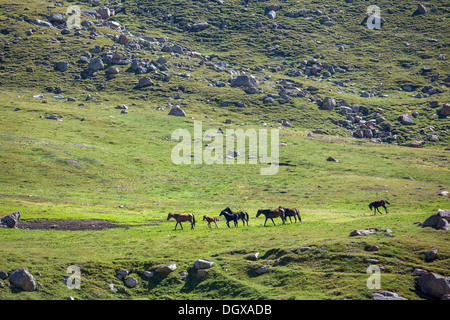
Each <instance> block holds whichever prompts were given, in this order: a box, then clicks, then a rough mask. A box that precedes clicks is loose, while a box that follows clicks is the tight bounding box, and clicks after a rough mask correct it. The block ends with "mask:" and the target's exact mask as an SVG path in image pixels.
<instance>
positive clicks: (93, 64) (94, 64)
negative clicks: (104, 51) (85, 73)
mask: <svg viewBox="0 0 450 320" xmlns="http://www.w3.org/2000/svg"><path fill="white" fill-rule="evenodd" d="M104 67H105V65H104V63H103V60H102V59H101V58H100V57H97V58H94V59H92V60H91V61H90V62H89V64H88V68H89V70H93V71H97V70H102V69H103V68H104Z"/></svg>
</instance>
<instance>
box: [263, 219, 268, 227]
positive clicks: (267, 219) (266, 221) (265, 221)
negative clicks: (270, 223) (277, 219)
mask: <svg viewBox="0 0 450 320" xmlns="http://www.w3.org/2000/svg"><path fill="white" fill-rule="evenodd" d="M268 219H269V218H267V217H266V221H264V227H265V226H266V222H267V220H268Z"/></svg>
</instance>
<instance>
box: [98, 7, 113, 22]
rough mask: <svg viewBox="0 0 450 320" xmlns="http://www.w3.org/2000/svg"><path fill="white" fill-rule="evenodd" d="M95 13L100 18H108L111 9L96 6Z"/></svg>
mask: <svg viewBox="0 0 450 320" xmlns="http://www.w3.org/2000/svg"><path fill="white" fill-rule="evenodd" d="M97 13H98V14H99V15H100V17H101V18H102V19H108V18H109V17H111V10H110V9H109V8H107V7H101V8H98V9H97Z"/></svg>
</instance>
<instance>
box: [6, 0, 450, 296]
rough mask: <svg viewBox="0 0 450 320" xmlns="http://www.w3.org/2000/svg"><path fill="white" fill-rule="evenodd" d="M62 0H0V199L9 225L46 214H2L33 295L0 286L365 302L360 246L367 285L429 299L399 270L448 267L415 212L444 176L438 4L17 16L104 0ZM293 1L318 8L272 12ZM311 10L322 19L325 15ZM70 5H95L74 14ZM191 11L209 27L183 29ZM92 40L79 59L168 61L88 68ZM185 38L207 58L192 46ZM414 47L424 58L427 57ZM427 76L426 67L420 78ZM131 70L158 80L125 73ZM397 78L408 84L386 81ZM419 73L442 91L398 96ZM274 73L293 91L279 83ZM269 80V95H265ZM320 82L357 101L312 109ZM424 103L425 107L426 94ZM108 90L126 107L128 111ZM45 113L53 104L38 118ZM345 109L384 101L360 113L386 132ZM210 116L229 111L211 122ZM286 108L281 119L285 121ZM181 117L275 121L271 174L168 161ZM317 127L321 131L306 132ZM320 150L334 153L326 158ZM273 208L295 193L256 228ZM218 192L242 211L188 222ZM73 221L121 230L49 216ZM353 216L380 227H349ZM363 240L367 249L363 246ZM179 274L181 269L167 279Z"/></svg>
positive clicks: (436, 237) (435, 234) (151, 4)
mask: <svg viewBox="0 0 450 320" xmlns="http://www.w3.org/2000/svg"><path fill="white" fill-rule="evenodd" d="M59 3H60V4H61V6H59V5H56V6H55V4H54V3H51V2H45V1H32V2H25V1H15V2H14V3H11V2H6V1H0V4H1V7H0V21H1V25H2V27H1V29H2V30H1V34H0V47H1V50H0V51H1V52H2V55H1V56H0V57H1V62H0V64H1V68H0V82H1V86H0V92H1V93H0V115H1V116H0V128H1V130H0V146H1V149H0V150H1V152H0V163H1V168H2V174H1V175H0V185H1V197H0V212H1V214H0V215H4V214H8V213H11V212H13V211H17V210H20V211H22V219H21V221H22V222H23V223H27V222H28V223H31V222H33V221H46V220H49V221H51V223H52V224H54V226H53V227H52V228H50V229H47V230H39V229H31V230H25V229H20V228H19V229H4V228H0V239H1V240H0V242H1V244H2V245H1V246H0V270H4V271H6V272H8V273H11V272H12V271H14V270H15V269H17V268H20V267H26V268H28V269H29V270H30V272H31V273H32V274H33V275H34V276H35V278H36V282H37V284H38V285H37V290H36V291H35V292H25V291H18V290H17V289H11V288H9V287H8V286H5V287H3V288H0V298H1V299H67V298H68V297H69V296H72V297H74V298H75V299H164V298H170V299H202V298H203V299H283V300H286V299H371V298H372V293H373V292H374V290H371V289H368V288H367V285H366V281H367V278H368V276H369V275H368V274H367V272H366V270H367V267H368V266H369V264H371V263H369V262H368V261H367V260H366V259H368V258H376V259H378V260H379V263H377V265H379V266H382V267H384V269H383V270H382V276H381V287H382V289H381V290H378V291H383V290H388V291H394V292H397V293H399V294H401V295H402V296H404V297H406V298H408V299H422V298H429V297H426V296H423V294H421V293H420V291H419V290H418V289H417V287H416V281H417V277H415V276H413V275H412V274H411V272H412V271H413V270H414V268H424V269H427V270H430V271H434V272H437V273H439V274H442V275H445V276H449V268H448V266H449V262H450V246H449V244H448V243H449V241H448V240H449V235H448V233H447V232H448V231H443V230H434V229H430V228H421V227H418V226H417V225H415V224H414V222H417V221H424V220H425V219H426V218H427V217H428V216H430V215H432V214H434V213H436V211H437V210H438V209H439V208H441V209H445V208H448V197H446V196H441V195H439V193H440V192H441V191H443V190H445V189H446V188H448V185H449V183H450V175H449V169H448V167H449V166H448V165H449V160H448V153H449V151H448V150H446V147H448V142H447V130H448V126H449V125H450V122H449V120H448V118H447V117H445V116H439V115H438V113H439V111H440V109H441V108H442V105H443V104H445V103H447V102H448V101H449V99H448V97H449V95H448V89H447V86H446V83H447V82H448V81H445V79H446V78H447V77H448V76H449V74H448V73H449V69H448V63H447V60H446V59H447V58H448V55H449V54H450V53H449V52H448V43H446V41H445V39H446V35H447V34H448V31H449V30H448V23H447V21H446V20H445V19H444V18H446V17H448V9H449V8H448V5H447V4H446V2H445V1H433V2H427V3H426V6H427V9H428V12H427V13H426V14H425V15H418V16H413V12H414V11H415V9H416V7H417V4H401V5H400V4H398V3H395V2H394V1H377V5H378V6H379V7H380V8H381V10H382V11H381V14H382V17H383V18H384V19H385V20H386V22H385V23H384V25H383V28H382V29H381V30H368V29H367V28H366V27H365V26H364V25H361V22H362V20H363V19H364V17H365V12H366V7H367V3H365V2H363V3H361V2H356V3H347V2H346V1H338V2H336V1H329V2H327V1H325V2H320V3H318V2H314V1H305V2H302V3H299V2H296V1H280V4H281V5H282V8H281V9H280V10H278V11H276V18H275V19H273V20H271V19H269V18H268V17H267V15H266V11H267V10H266V7H267V6H269V5H271V4H273V3H269V2H267V1H258V2H248V5H247V6H245V5H242V4H241V2H240V1H231V0H230V1H225V2H224V3H223V4H220V3H219V2H215V1H214V2H212V1H183V2H180V1H173V0H170V1H158V2H155V1H148V2H147V1H126V2H124V3H122V2H118V3H112V2H111V3H110V2H104V1H103V2H102V1H100V3H101V6H103V5H106V6H108V7H111V8H115V9H116V11H118V12H119V13H117V14H116V15H113V16H111V17H110V18H108V19H105V20H103V22H102V23H104V24H105V25H103V26H95V30H94V29H92V28H93V26H89V27H85V26H83V27H82V28H81V30H80V31H81V33H79V34H77V35H76V34H75V31H74V30H71V31H70V33H69V34H66V35H61V31H62V27H61V28H49V27H42V26H36V25H35V24H33V21H34V20H35V19H40V20H45V21H47V20H48V15H50V14H51V13H53V12H62V13H65V12H66V8H67V6H68V5H74V4H76V5H79V6H80V8H81V9H83V10H84V9H98V8H99V7H100V6H99V5H94V4H92V5H91V4H90V3H89V2H82V3H75V2H67V1H64V2H59ZM47 6H50V7H47ZM332 6H335V8H334V9H333V8H332ZM434 6H435V7H436V8H437V10H436V12H433V11H434V10H433V11H432V10H431V9H432V8H433V7H434ZM25 8H27V9H25ZM118 8H121V10H117V9H118ZM301 9H306V10H313V11H314V13H311V12H309V13H308V14H307V17H306V18H305V17H301V16H300V17H296V18H293V17H289V16H286V15H285V14H286V13H289V12H297V11H299V10H301ZM388 9H392V10H393V13H389V12H391V11H389V12H388ZM317 10H320V11H322V14H321V15H319V14H318V13H317V12H316V11H317ZM169 14H171V16H170V15H169ZM168 15H169V16H168ZM323 16H328V17H329V18H330V19H331V20H332V21H335V23H334V24H332V25H330V26H326V25H324V24H323V23H321V22H320V19H321V18H322V17H323ZM67 17H68V16H66V18H67ZM84 20H91V21H96V20H97V19H95V18H92V17H89V16H87V15H86V13H83V14H82V19H81V21H84ZM224 20H226V27H224ZM105 21H116V22H118V23H120V25H121V26H122V27H123V26H126V30H127V31H123V34H125V35H126V36H127V38H129V39H130V40H132V41H134V40H136V41H138V40H137V39H138V38H139V37H144V36H148V37H155V38H160V37H168V38H169V41H168V43H167V45H170V46H172V45H174V44H178V45H181V46H182V47H183V48H184V53H182V54H177V53H167V52H162V51H161V50H162V48H163V47H164V44H163V42H162V41H150V42H151V43H152V46H153V47H154V49H150V50H143V49H142V48H141V49H136V48H134V49H133V47H131V46H130V45H122V44H120V43H118V37H119V35H120V34H121V32H118V31H115V30H113V29H112V28H110V27H109V26H107V25H106V24H107V22H105ZM198 22H207V23H208V27H207V28H206V29H204V30H201V31H193V30H192V29H191V30H189V25H190V26H192V25H194V24H195V23H198ZM258 23H259V24H258ZM33 28H36V30H34V31H32V32H31V34H30V33H29V30H30V29H33ZM128 32H130V33H131V34H133V33H134V34H135V36H133V35H131V34H130V33H128ZM137 32H139V33H140V35H137V34H136V33H137ZM60 37H63V38H60ZM429 38H431V39H435V40H436V41H431V40H430V39H429ZM132 41H131V42H130V43H132ZM406 42H407V43H408V45H406ZM141 44H142V42H141ZM275 45H278V47H276V48H274V46H275ZM96 46H100V47H103V50H101V49H100V50H101V51H100V52H98V53H96V51H95V50H93V51H94V53H91V55H92V56H91V58H89V59H88V61H91V59H94V58H96V57H102V56H103V57H104V54H106V53H107V52H108V51H114V52H120V53H123V54H124V55H126V56H127V57H129V58H130V59H131V58H132V57H135V58H141V59H148V60H149V61H150V60H154V61H156V60H158V59H159V58H166V59H167V61H166V62H165V63H162V64H164V65H165V70H161V69H158V70H153V71H149V72H146V73H145V72H144V73H138V74H136V73H135V72H132V70H130V69H131V68H132V64H131V63H128V64H124V65H117V64H114V65H113V64H111V65H108V64H106V63H105V67H104V68H103V69H101V70H99V71H98V72H97V74H94V73H93V72H89V71H88V70H89V67H88V63H86V62H82V61H80V57H81V56H83V55H85V54H86V53H87V52H89V51H90V50H91V49H94V48H95V47H96ZM340 48H342V49H340ZM189 51H196V52H199V53H200V54H201V55H202V56H203V57H205V56H209V58H204V59H199V58H196V57H192V55H190V54H189V53H188V52H189ZM426 53H427V54H430V55H431V56H432V57H431V58H430V59H423V58H422V57H423V55H424V54H426ZM440 54H444V55H446V56H447V57H443V56H440ZM314 57H316V59H318V61H319V62H327V64H334V65H335V66H336V68H338V67H339V68H340V70H341V71H339V72H336V73H334V75H332V76H329V77H327V76H325V75H324V74H323V73H324V72H325V71H324V70H322V71H321V72H320V74H318V75H309V76H307V75H306V74H305V72H306V71H305V69H306V67H308V64H304V63H303V60H310V59H313V58H314ZM160 61H161V60H160ZM219 61H223V62H225V63H226V64H227V66H226V67H224V65H223V64H221V63H218V62H219ZM57 62H68V63H69V67H68V69H67V70H66V71H58V70H55V64H56V63H57ZM314 65H317V64H316V63H315V64H314ZM314 65H312V66H314ZM110 66H113V67H117V68H118V69H119V73H118V74H116V75H115V77H109V76H108V75H107V71H106V70H108V68H109V67H110ZM27 67H28V68H33V69H32V70H31V69H28V70H27ZM218 67H220V68H222V69H218ZM423 68H432V71H423ZM213 69H214V70H213ZM229 69H232V70H229ZM290 69H295V71H294V70H290ZM299 70H300V71H301V72H300V73H298V74H297V75H295V74H296V72H297V71H299ZM427 70H428V69H427ZM130 71H131V72H130ZM242 71H244V72H246V73H249V74H252V75H254V76H255V77H257V78H258V80H259V85H258V87H257V89H258V90H259V91H260V92H258V93H254V94H249V93H246V92H245V90H243V89H242V88H238V87H231V86H230V84H229V83H228V81H229V78H230V75H231V74H234V75H236V74H238V73H239V72H242ZM436 73H440V76H439V79H438V80H436V81H434V82H432V81H431V77H432V75H434V74H436ZM186 74H189V76H187V75H186ZM144 76H148V77H150V78H151V80H152V81H153V83H154V85H152V86H149V87H143V88H138V87H137V85H138V81H139V79H141V78H142V77H144ZM268 76H270V77H268ZM217 82H223V83H225V85H224V86H221V85H217V84H218V83H217ZM289 83H290V84H289ZM405 84H411V85H413V86H415V87H416V89H415V91H413V92H407V91H405V90H400V89H401V87H402V86H403V85H405ZM427 85H432V86H433V87H434V88H438V89H440V91H442V92H440V93H433V94H431V95H429V96H427V97H424V98H416V97H413V96H415V95H416V94H417V93H421V92H422V89H423V87H425V86H427ZM310 86H315V87H316V88H317V91H312V90H308V88H309V87H310ZM283 87H284V88H283ZM58 88H60V89H62V90H59V89H58ZM295 88H297V89H295ZM283 89H284V90H297V91H298V92H303V93H305V95H304V96H292V95H291V96H290V97H291V98H290V99H284V98H283V97H282V96H280V95H278V96H276V95H275V94H279V93H280V92H283ZM372 90H374V91H376V92H377V95H375V96H373V97H369V98H365V97H361V94H360V91H366V92H372ZM351 91H353V92H354V93H352V92H351ZM58 94H59V95H62V96H63V97H64V99H57V98H58V97H57V96H56V95H58ZM269 94H274V95H273V97H274V98H273V102H271V103H266V102H264V98H265V97H266V96H268V95H269ZM55 96H56V98H55ZM68 97H70V98H74V99H67V98H68ZM325 97H331V98H334V99H335V100H336V102H337V103H340V102H341V100H342V99H344V100H346V101H347V104H348V105H349V106H354V105H359V106H360V110H361V112H360V113H358V114H356V113H353V112H350V113H348V114H342V112H341V109H340V108H339V106H337V107H336V108H334V109H333V110H322V109H323V108H319V104H320V102H321V100H322V99H323V98H325ZM70 100H75V101H70ZM286 100H288V101H286ZM434 100H437V101H438V104H439V106H438V107H433V106H432V105H431V104H430V101H434ZM239 101H242V102H243V103H244V106H243V107H240V106H238V102H239ZM168 104H172V105H179V106H180V107H182V108H183V109H184V110H185V112H186V114H187V117H173V116H169V115H168V113H169V110H170V107H167V106H168ZM118 105H126V106H128V109H127V113H121V109H117V108H116V107H117V106H118ZM159 107H163V108H159ZM164 108H165V109H164ZM157 109H164V110H157ZM414 112H418V115H417V116H416V117H414V123H413V124H412V125H404V124H401V123H400V122H399V121H398V118H399V116H400V115H401V114H404V113H407V114H412V113H414ZM53 114H57V115H60V116H61V117H62V118H61V119H62V121H57V120H51V119H47V118H46V117H47V116H50V115H53ZM377 114H378V115H377ZM348 115H351V116H353V117H356V116H359V117H361V120H366V121H369V120H371V119H379V118H380V117H381V118H384V119H385V120H384V121H383V122H380V123H377V124H376V126H374V127H373V129H374V130H378V131H383V132H384V131H386V130H385V127H383V123H384V124H386V123H390V124H391V127H392V129H390V131H389V134H387V133H386V135H385V136H383V137H381V136H380V137H379V138H374V139H369V138H364V139H358V138H354V137H353V136H352V135H353V131H354V129H349V127H346V125H345V120H348V117H347V116H348ZM433 115H435V116H433ZM226 119H231V120H232V123H231V124H225V120H226ZM284 120H287V121H288V122H289V123H290V124H291V125H292V126H291V127H287V126H282V125H281V124H280V123H281V122H282V121H284ZM194 121H202V125H203V129H204V130H206V129H214V130H216V129H218V128H222V129H224V130H225V134H226V130H227V129H238V128H240V129H243V130H246V129H249V128H253V129H256V130H258V129H263V128H267V129H271V128H280V129H279V130H280V137H279V140H280V143H282V144H283V145H282V146H280V147H279V150H280V159H279V162H280V166H279V170H278V173H277V174H275V175H272V176H263V175H261V174H260V169H261V168H262V167H264V164H260V163H259V164H257V165H251V164H248V163H246V164H219V165H207V164H190V165H175V164H174V163H173V162H172V159H171V152H172V150H173V148H174V146H176V145H177V143H178V142H177V141H172V139H171V137H172V133H173V132H174V130H175V129H187V130H188V131H189V132H191V133H193V130H194ZM280 121H281V122H280ZM264 125H266V126H264ZM353 125H354V126H356V124H353ZM313 130H321V131H322V134H318V133H312V134H310V133H311V131H313ZM349 130H350V131H352V132H349ZM315 132H319V131H315ZM433 135H437V136H438V139H435V137H433ZM394 136H395V137H394ZM415 140H423V141H425V145H424V147H422V148H411V147H409V146H408V145H409V143H410V142H411V141H415ZM207 143H208V142H206V141H203V142H202V146H203V147H204V146H205V145H206V144H207ZM330 156H332V157H335V158H337V159H338V160H339V162H337V163H336V162H330V161H326V160H327V158H328V157H330ZM378 199H388V200H389V202H390V203H391V206H389V207H388V210H389V211H390V213H389V214H388V215H384V214H383V215H375V216H374V215H373V212H370V211H369V208H368V204H369V203H370V202H372V201H374V200H378ZM279 205H283V206H287V207H297V208H299V209H300V213H301V217H302V220H303V223H302V224H300V223H292V224H291V223H289V222H288V223H287V225H281V220H280V219H277V220H278V221H275V223H276V226H273V224H272V223H271V221H270V220H269V221H268V223H267V226H266V227H264V226H263V224H264V219H263V218H262V217H260V218H256V212H257V210H258V209H261V208H275V207H278V206H279ZM226 206H230V207H231V208H232V209H233V210H243V211H247V212H248V213H249V214H250V223H249V226H248V227H247V226H246V227H242V223H241V222H240V225H239V227H238V228H230V229H229V228H227V227H226V225H225V222H224V221H223V220H222V221H219V223H218V224H219V228H218V229H215V228H214V227H213V229H212V230H210V229H209V228H208V227H207V224H206V222H203V221H201V220H202V217H203V215H215V216H218V215H219V213H220V211H221V210H222V209H224V208H225V207H226ZM382 210H383V209H382ZM169 212H192V213H194V214H195V217H196V220H197V221H196V228H195V229H194V230H189V227H188V224H184V230H177V231H174V230H173V228H174V226H175V222H174V221H173V220H170V221H168V222H167V221H166V218H167V214H168V213H169ZM86 219H102V220H107V221H109V222H112V223H114V224H118V225H130V226H131V227H129V228H112V229H104V230H85V231H63V230H58V229H59V227H58V224H60V225H62V220H86ZM369 227H376V228H379V229H380V231H379V232H377V233H376V234H372V235H369V236H366V237H349V234H350V232H351V231H353V230H355V229H365V228H369ZM386 229H390V230H392V235H393V237H390V236H386V234H387V233H386V232H385V231H384V230H386ZM367 245H379V246H380V249H379V251H376V252H369V251H367V250H366V246H367ZM303 247H310V248H309V249H307V250H305V249H302V248H303ZM431 247H436V248H438V250H439V258H438V259H437V260H434V261H433V262H425V261H424V255H423V252H424V251H426V250H429V249H430V248H431ZM254 252H259V253H260V255H259V258H258V260H256V261H252V260H250V259H249V258H248V255H250V254H252V253H254ZM199 258H205V259H211V260H213V261H214V262H215V265H214V266H213V267H212V268H211V269H210V272H209V273H208V275H207V277H206V278H202V279H198V278H197V277H196V271H195V270H194V268H193V264H194V261H195V260H197V259H199ZM168 263H176V264H177V269H176V271H175V272H173V273H171V274H169V275H166V276H161V275H157V274H155V276H154V277H152V278H146V277H145V276H144V274H143V271H145V270H150V271H154V270H155V268H156V267H158V266H160V265H164V264H168ZM72 264H75V265H78V266H79V267H80V268H81V270H82V278H81V290H70V289H68V288H67V286H66V285H65V284H64V282H63V279H64V277H65V276H68V274H67V273H66V269H67V267H68V266H69V265H72ZM263 265H270V268H269V271H268V272H267V273H265V274H262V275H257V273H256V272H255V270H256V269H257V268H258V267H260V266H263ZM119 269H127V270H129V271H131V276H134V277H136V278H137V279H138V281H139V286H138V287H134V288H127V287H126V286H125V285H124V284H123V281H121V280H119V279H118V278H117V277H116V276H115V274H116V271H117V270H119ZM182 271H184V272H186V273H187V275H188V276H187V278H185V279H181V277H180V274H179V272H182ZM2 281H3V282H4V283H5V284H8V279H6V280H2ZM111 283H112V284H114V285H115V286H116V287H117V288H118V291H117V292H114V291H112V290H111V289H110V287H109V284H111ZM375 291H376V290H375Z"/></svg>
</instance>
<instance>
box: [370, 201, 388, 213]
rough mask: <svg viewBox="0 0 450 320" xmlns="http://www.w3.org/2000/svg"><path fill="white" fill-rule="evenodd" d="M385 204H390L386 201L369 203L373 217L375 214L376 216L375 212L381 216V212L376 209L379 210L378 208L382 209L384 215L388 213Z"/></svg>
mask: <svg viewBox="0 0 450 320" xmlns="http://www.w3.org/2000/svg"><path fill="white" fill-rule="evenodd" d="M386 204H390V203H389V201H387V200H378V201H374V202H371V203H370V204H369V208H370V211H372V208H374V209H373V214H374V215H375V214H377V210H378V212H379V213H380V214H382V213H381V211H380V209H378V208H379V207H383V208H384V210H385V211H386V214H387V213H388V211H387V209H386Z"/></svg>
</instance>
